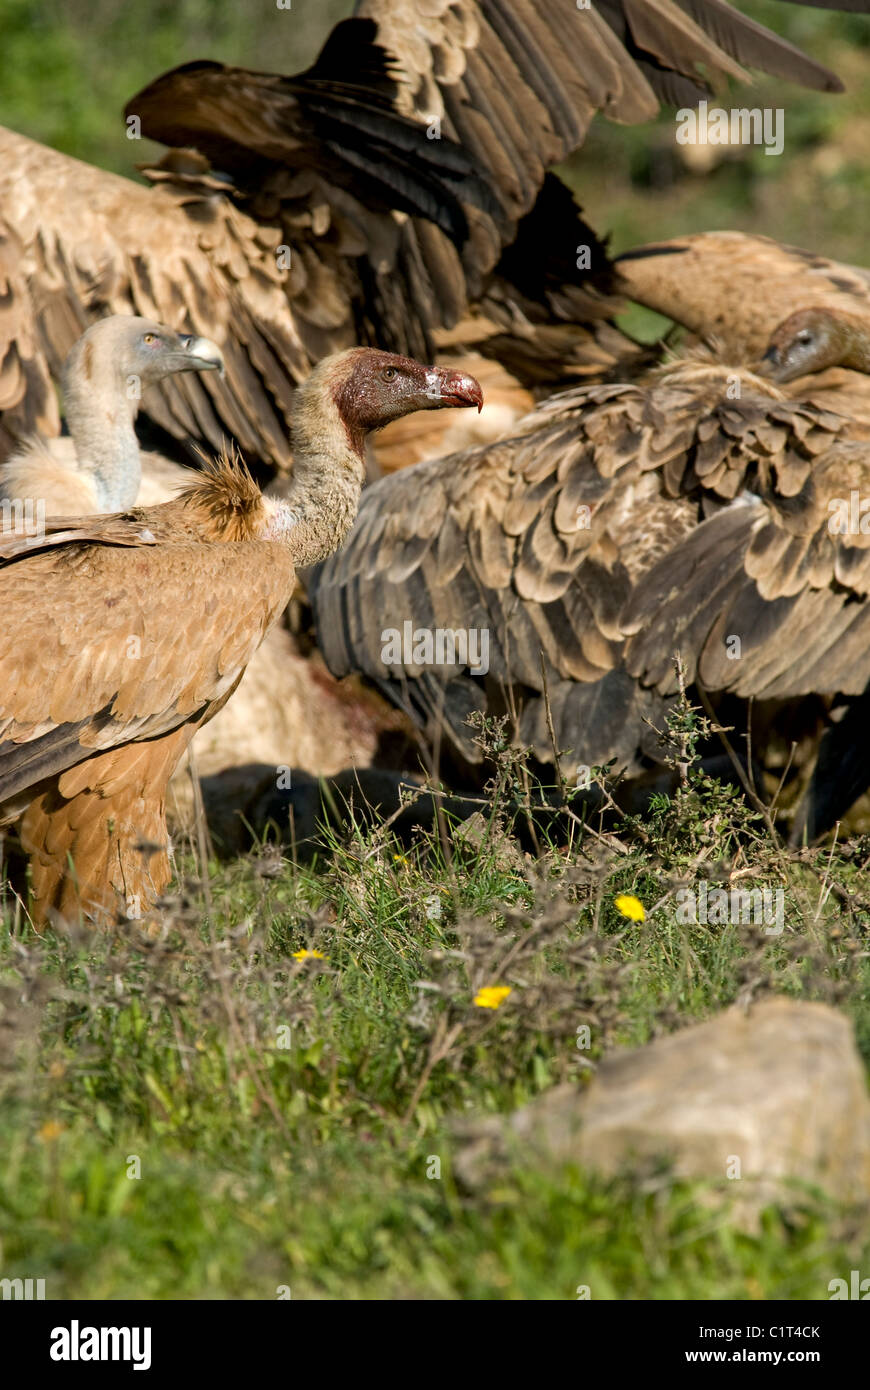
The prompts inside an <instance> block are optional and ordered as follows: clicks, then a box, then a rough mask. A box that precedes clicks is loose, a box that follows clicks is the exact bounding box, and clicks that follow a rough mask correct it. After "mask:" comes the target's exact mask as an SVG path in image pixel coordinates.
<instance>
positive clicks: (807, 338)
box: [797, 328, 813, 343]
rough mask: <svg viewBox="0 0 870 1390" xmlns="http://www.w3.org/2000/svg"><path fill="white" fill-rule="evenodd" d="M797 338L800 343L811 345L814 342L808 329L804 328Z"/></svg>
mask: <svg viewBox="0 0 870 1390" xmlns="http://www.w3.org/2000/svg"><path fill="white" fill-rule="evenodd" d="M797 336H798V342H799V343H811V342H812V341H813V335H812V333H811V332H810V330H809V329H808V328H802V329H801V331H800V333H799V334H798V335H797Z"/></svg>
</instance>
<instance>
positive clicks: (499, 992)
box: [474, 985, 511, 1009]
mask: <svg viewBox="0 0 870 1390" xmlns="http://www.w3.org/2000/svg"><path fill="white" fill-rule="evenodd" d="M510 992H511V987H510V985H484V987H483V989H479V990H478V991H477V993H476V994H475V996H474V1002H475V1004H476V1005H477V1007H478V1008H479V1009H500V1008H501V1006H502V1004H503V1003H504V1001H505V1000H506V999H507V997H508V995H509V994H510Z"/></svg>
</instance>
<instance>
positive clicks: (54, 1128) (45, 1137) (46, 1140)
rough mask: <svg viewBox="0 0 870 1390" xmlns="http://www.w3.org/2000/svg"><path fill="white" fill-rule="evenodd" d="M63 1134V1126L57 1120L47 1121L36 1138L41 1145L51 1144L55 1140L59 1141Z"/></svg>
mask: <svg viewBox="0 0 870 1390" xmlns="http://www.w3.org/2000/svg"><path fill="white" fill-rule="evenodd" d="M62 1134H63V1125H62V1124H60V1123H59V1122H58V1121H57V1120H48V1121H46V1123H45V1124H44V1125H43V1126H42V1129H41V1130H40V1131H39V1135H38V1137H39V1138H40V1139H41V1140H42V1142H43V1144H53V1143H54V1141H55V1139H59V1138H60V1136H61V1135H62Z"/></svg>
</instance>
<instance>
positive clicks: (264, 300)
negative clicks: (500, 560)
mask: <svg viewBox="0 0 870 1390" xmlns="http://www.w3.org/2000/svg"><path fill="white" fill-rule="evenodd" d="M856 6H857V7H858V8H861V9H863V8H864V0H851V4H850V8H855V7H856ZM390 55H395V57H396V58H397V59H398V62H397V63H395V62H393V59H392V57H391V56H390ZM740 64H746V66H747V67H759V68H762V69H764V70H766V71H768V72H770V73H773V74H775V75H778V76H782V77H788V78H790V79H793V80H796V81H800V82H804V83H807V84H808V85H811V86H817V87H821V88H823V89H825V90H836V89H837V88H838V87H839V83H838V82H837V80H836V79H835V78H834V77H833V76H832V75H831V74H830V73H828V72H827V71H826V70H825V69H824V68H822V67H820V66H819V65H818V64H816V63H814V62H813V61H812V60H811V59H809V58H807V57H805V56H804V55H801V54H799V53H798V52H797V50H795V49H794V48H793V47H792V46H791V45H789V44H788V43H786V42H784V41H783V40H780V39H778V38H777V37H776V36H774V35H772V34H770V33H769V32H768V31H766V30H764V29H763V28H761V27H760V26H758V25H757V24H754V23H753V22H752V21H750V20H748V19H746V18H744V17H743V16H742V15H740V14H739V13H738V12H737V11H735V10H733V9H732V8H730V6H728V5H727V4H725V3H724V0H691V3H689V0H683V3H677V2H676V0H631V2H630V3H629V0H608V3H606V4H600V5H595V6H591V7H589V8H588V9H579V10H578V8H577V6H576V4H575V0H552V3H550V4H548V5H547V6H546V7H544V8H543V9H542V8H541V6H540V5H538V4H536V3H535V0H364V3H363V4H362V5H361V6H360V7H359V13H358V16H357V18H355V19H353V20H350V21H345V22H344V23H343V24H341V25H338V26H337V27H336V29H335V30H334V31H333V33H332V34H331V36H330V38H329V40H328V41H327V44H326V45H325V47H324V49H323V51H322V53H321V54H320V56H319V58H318V59H317V61H316V63H315V64H314V65H313V66H312V67H311V68H310V69H309V70H307V71H306V72H304V73H300V74H297V75H295V76H293V77H285V76H280V75H276V74H264V73H257V72H251V71H248V70H245V69H242V68H236V67H227V66H224V65H221V64H217V63H192V64H186V65H185V66H184V67H182V68H178V69H175V70H174V71H172V72H170V73H167V74H165V75H164V76H162V77H160V78H158V79H157V80H156V81H155V82H152V83H151V84H150V85H149V86H148V87H146V88H144V89H143V90H142V91H141V92H139V93H138V94H137V95H136V96H135V97H134V98H132V100H131V101H130V102H129V103H128V107H127V115H128V119H130V120H133V119H138V120H139V122H140V123H141V134H142V135H144V136H147V137H151V138H153V139H156V140H158V141H161V142H163V143H164V144H167V145H169V146H170V147H171V148H170V150H169V153H168V154H167V156H166V158H165V159H164V160H163V161H161V163H160V164H159V165H158V166H156V167H153V168H150V169H149V170H148V171H147V172H148V176H149V177H150V178H151V180H152V182H153V185H154V186H153V187H151V188H145V187H142V186H141V185H139V184H136V183H132V182H131V181H129V180H127V179H123V178H118V177H116V176H114V175H110V174H107V173H105V172H103V171H101V170H98V169H94V168H89V167H88V166H86V165H83V164H81V163H79V162H78V161H76V160H73V159H70V158H68V157H67V156H65V155H62V154H59V153H57V152H55V151H51V150H47V149H45V148H44V147H42V146H39V145H37V144H35V143H33V142H31V141H29V140H27V139H26V138H25V137H23V136H20V135H15V134H13V133H12V132H0V206H2V208H3V215H4V217H5V218H6V221H7V224H8V232H9V234H10V238H17V241H18V244H19V249H20V253H21V254H20V256H19V255H18V252H16V253H15V254H16V257H17V258H18V261H19V264H18V269H17V271H16V277H17V278H15V279H14V286H15V301H14V303H13V304H12V305H11V306H9V307H8V308H7V306H6V305H4V306H3V309H2V310H0V312H2V313H4V315H5V324H4V323H2V322H0V336H2V337H4V338H6V340H7V341H9V338H10V334H13V335H14V337H13V338H12V339H11V340H12V341H13V343H14V352H13V353H12V355H10V354H8V353H7V354H5V355H4V356H3V357H2V358H0V361H2V364H3V367H2V370H3V372H4V373H5V379H4V380H2V381H0V401H6V402H7V404H6V407H5V408H6V410H7V411H8V412H9V413H8V414H7V416H6V418H5V420H4V428H5V430H6V434H7V437H8V438H11V439H13V440H15V439H18V440H20V439H21V438H23V437H25V436H27V435H29V434H32V433H34V432H39V433H42V434H47V435H51V434H53V433H55V432H56V427H57V417H56V404H55V401H54V395H53V391H52V388H51V383H52V378H55V379H56V378H57V376H58V373H59V370H60V366H61V363H62V361H63V359H64V357H65V355H66V353H67V352H68V351H69V348H70V347H71V345H72V342H73V341H74V339H75V338H76V337H77V336H78V335H79V334H80V332H81V331H82V328H83V327H84V326H85V325H86V323H87V322H88V321H90V320H91V319H92V318H94V317H97V316H101V315H104V314H106V313H121V312H123V313H130V312H135V313H140V314H145V315H148V316H149V317H152V318H156V319H158V320H162V321H166V322H169V323H173V324H180V323H184V324H185V325H186V326H187V327H188V328H189V329H190V330H191V331H193V332H195V333H198V334H205V335H206V336H208V337H209V338H211V339H213V340H214V341H215V342H217V343H218V345H219V346H220V348H221V350H222V352H223V353H224V357H225V359H226V378H225V380H224V381H217V380H215V378H214V377H213V376H212V377H210V378H208V379H207V380H202V379H199V378H193V377H182V378H177V379H173V380H171V381H166V382H164V383H163V384H162V385H161V386H160V387H159V388H158V389H157V392H156V394H155V395H154V397H153V398H152V401H151V402H150V406H149V413H150V414H151V416H152V417H153V418H154V419H155V420H156V421H157V423H158V424H159V425H161V426H162V427H164V428H165V429H167V430H168V431H169V432H170V433H172V434H173V435H175V436H176V437H178V438H188V437H196V438H198V439H199V440H200V441H202V442H206V443H209V444H211V445H212V446H213V447H219V445H220V441H221V438H222V436H224V435H228V436H231V437H233V438H234V439H235V440H236V441H237V442H238V444H239V445H240V447H241V448H242V449H243V450H244V451H245V453H246V455H247V456H249V457H251V458H255V457H256V458H258V459H262V460H264V461H267V462H271V463H272V464H274V465H276V466H277V467H279V468H286V467H287V465H288V449H287V433H288V428H287V427H288V424H289V420H290V415H291V410H292V391H293V387H294V386H295V385H296V384H297V383H298V382H299V381H300V380H302V379H304V377H305V376H306V374H307V372H308V370H309V369H310V367H311V365H312V364H313V363H314V362H315V361H317V360H318V359H319V358H320V357H321V356H322V355H324V354H325V353H328V352H333V351H336V350H338V349H340V348H343V347H346V346H348V345H349V344H351V343H353V342H360V341H362V342H367V343H373V344H374V343H376V344H378V345H387V346H389V347H391V348H393V349H395V350H398V351H404V352H411V353H414V354H416V355H418V356H425V357H427V358H428V357H430V356H431V355H432V353H433V352H434V350H435V349H436V348H441V349H442V350H446V351H449V352H451V353H453V352H455V350H456V347H457V345H458V344H459V343H463V344H467V345H468V346H469V347H473V348H476V349H477V350H481V351H485V352H487V354H488V355H490V356H495V357H497V358H498V359H499V360H500V361H502V362H503V363H505V364H506V365H507V366H508V367H509V368H510V369H511V370H512V371H514V372H515V373H517V374H518V375H520V376H521V377H522V379H523V380H525V381H532V382H535V383H536V384H539V385H540V384H546V383H547V382H552V381H554V380H556V381H560V380H564V379H566V377H567V379H569V380H570V379H571V378H572V377H583V376H591V375H599V374H600V373H601V372H602V371H606V370H613V369H614V368H615V367H616V366H617V365H618V364H620V363H621V362H622V361H623V360H624V359H625V358H626V356H629V357H631V356H632V355H633V354H634V352H635V349H634V346H633V345H632V343H631V342H630V341H629V340H628V339H627V338H626V337H625V336H624V335H623V334H621V333H620V332H618V330H617V329H616V328H615V327H614V326H613V324H612V323H611V322H610V320H611V318H612V316H613V313H614V311H615V310H616V309H617V307H618V305H619V300H618V298H617V296H616V294H615V291H614V285H613V277H612V273H611V269H610V266H609V262H608V258H607V254H606V250H605V248H604V246H603V245H602V244H601V243H600V242H599V241H598V240H597V238H596V237H595V236H594V234H593V233H592V232H591V231H590V230H589V229H588V227H586V226H585V224H584V223H583V222H582V219H581V218H580V217H579V215H578V210H577V209H576V207H575V206H574V205H573V202H572V200H571V198H570V197H569V195H568V194H567V192H566V190H565V189H564V187H563V186H562V185H560V184H559V183H558V181H557V180H555V179H554V178H553V177H552V176H549V177H547V178H546V179H545V171H546V169H547V168H549V167H550V166H551V165H553V164H554V163H556V162H557V161H559V160H561V159H563V158H564V157H565V156H566V155H567V154H569V153H570V152H571V150H573V149H576V148H577V147H578V146H580V145H582V143H583V140H584V138H585V134H586V131H587V129H588V126H589V123H590V121H591V120H592V118H593V116H594V114H595V113H596V112H598V111H601V112H603V113H604V114H605V115H607V116H608V117H610V118H612V119H614V120H618V121H643V120H646V119H648V118H649V117H651V116H652V115H654V114H655V111H656V109H657V106H658V103H659V102H660V101H666V102H673V103H676V104H678V105H683V104H685V103H686V102H691V101H694V100H696V99H697V98H698V97H699V96H704V95H706V94H708V92H709V90H710V87H711V85H715V84H716V83H717V81H718V80H719V79H720V78H723V77H726V76H741V75H743V74H742V69H741V68H740V66H739V65H740ZM702 72H703V74H704V75H703V76H702V75H701V74H702ZM435 118H437V119H438V120H440V122H441V125H440V130H436V129H435V128H434V119H435ZM430 135H431V136H433V137H434V136H435V135H440V138H429V136H430ZM8 244H9V242H8V241H7V245H8ZM581 246H588V248H589V250H590V254H591V264H590V266H589V268H588V269H578V265H577V248H578V247H581ZM22 279H23V282H24V288H23V301H22V290H21V288H20V284H21V280H22ZM469 310H470V311H472V316H473V320H474V321H473V322H470V320H469V317H468V313H467V311H469ZM463 316H465V318H464V319H463ZM460 320H462V322H461V323H460ZM454 326H457V327H458V329H459V330H460V336H459V337H457V338H453V339H450V340H448V341H445V339H444V336H443V335H444V333H445V332H446V333H448V334H450V333H451V332H452V331H453V329H454Z"/></svg>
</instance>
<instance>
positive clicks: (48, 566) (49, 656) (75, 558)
mask: <svg viewBox="0 0 870 1390" xmlns="http://www.w3.org/2000/svg"><path fill="white" fill-rule="evenodd" d="M292 585H293V572H292V566H291V565H290V560H289V556H287V554H286V552H285V551H284V550H283V549H282V548H281V547H279V546H276V545H272V544H269V543H268V542H261V543H256V542H250V541H248V542H245V543H244V544H238V543H227V544H224V545H206V544H201V543H197V542H187V543H182V544H176V545H166V544H163V545H152V544H149V543H145V544H142V545H135V544H134V543H133V540H132V537H130V536H128V537H127V539H126V541H125V542H123V543H122V544H121V545H118V544H109V543H107V542H106V540H105V537H104V538H103V543H101V544H98V545H93V544H89V543H87V542H77V543H71V544H67V545H60V546H55V545H49V546H48V547H47V548H45V549H42V550H36V551H35V552H34V553H31V554H25V555H20V556H18V557H17V558H15V559H14V560H12V561H8V562H6V563H5V564H3V565H2V567H0V603H2V606H3V610H4V614H5V618H4V623H3V627H2V632H0V673H2V681H0V689H2V696H0V803H2V804H3V805H4V806H5V807H6V808H7V810H8V809H9V808H12V809H17V806H16V799H20V798H22V797H23V798H24V800H27V799H28V798H29V790H30V789H32V788H33V787H34V786H35V785H37V784H38V783H39V782H41V781H42V780H43V779H44V778H47V777H50V776H53V775H56V774H57V773H59V772H62V771H64V770H65V769H68V768H70V767H73V766H75V765H76V764H77V763H80V762H82V761H83V760H85V759H86V758H88V757H89V756H92V755H93V753H94V752H96V751H105V750H108V749H111V748H117V747H120V746H122V745H124V744H126V743H130V742H132V741H138V740H142V739H147V738H154V737H156V736H158V735H161V734H166V733H168V732H169V731H171V730H173V729H175V728H178V727H180V726H181V725H182V724H184V723H185V722H187V721H189V720H191V719H196V718H199V717H201V716H202V714H203V712H204V711H206V710H207V708H208V706H209V705H210V704H211V703H212V702H213V701H216V700H219V699H220V698H221V697H222V696H223V695H225V694H226V693H227V691H228V690H230V689H231V688H232V686H233V684H234V683H235V681H236V680H237V679H238V677H239V675H240V673H241V672H242V671H243V670H244V667H245V665H246V663H247V662H248V661H249V660H250V657H251V655H252V654H253V652H254V651H255V650H256V648H257V646H258V645H259V643H260V641H261V640H262V638H263V635H264V633H265V631H266V629H267V628H268V626H269V624H270V623H271V622H272V620H273V619H274V617H275V616H277V614H278V613H280V611H281V610H282V608H283V607H284V605H285V604H286V601H287V598H288V597H289V593H290V591H291V590H292ZM240 594H242V595H244V601H243V602H240V598H239V596H240ZM18 805H20V801H19V802H18Z"/></svg>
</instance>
